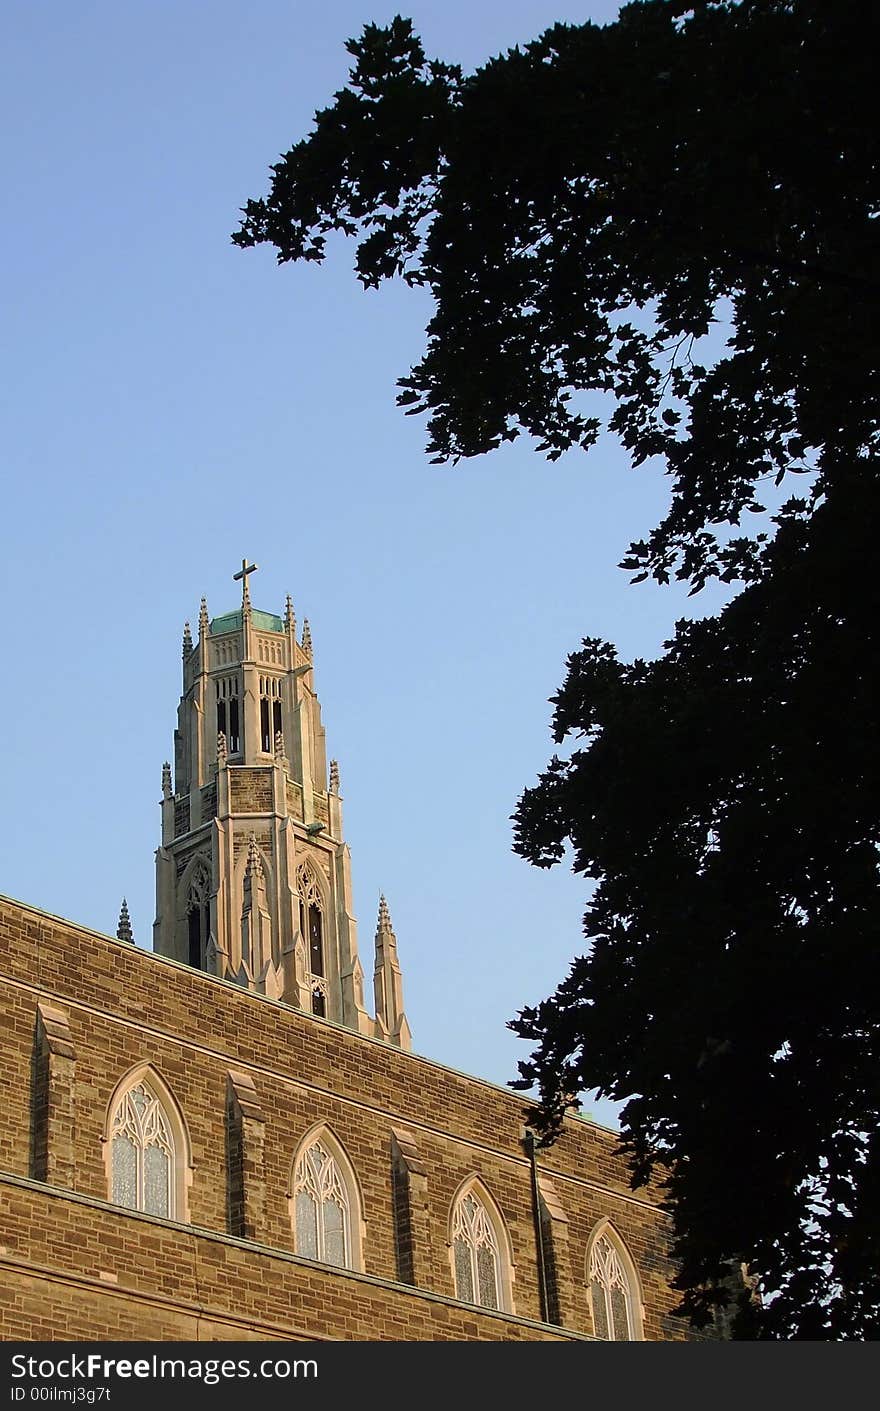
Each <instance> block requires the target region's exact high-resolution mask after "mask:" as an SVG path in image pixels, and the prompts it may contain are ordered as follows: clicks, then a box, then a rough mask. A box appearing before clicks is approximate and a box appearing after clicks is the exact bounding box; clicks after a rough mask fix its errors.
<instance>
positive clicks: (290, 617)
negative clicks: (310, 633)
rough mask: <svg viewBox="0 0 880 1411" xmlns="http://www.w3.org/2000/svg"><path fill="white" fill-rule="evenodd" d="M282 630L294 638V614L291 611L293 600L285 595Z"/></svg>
mask: <svg viewBox="0 0 880 1411" xmlns="http://www.w3.org/2000/svg"><path fill="white" fill-rule="evenodd" d="M284 630H285V632H289V633H290V635H291V636H292V637H295V636H296V613H295V612H294V610H293V599H292V598H291V596H290V594H289V593H288V595H287V602H286V603H285V605H284Z"/></svg>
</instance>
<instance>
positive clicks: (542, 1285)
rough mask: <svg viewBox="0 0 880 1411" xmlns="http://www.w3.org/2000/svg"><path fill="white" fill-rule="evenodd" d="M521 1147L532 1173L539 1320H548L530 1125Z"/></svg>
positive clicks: (535, 1144) (534, 1143) (534, 1145)
mask: <svg viewBox="0 0 880 1411" xmlns="http://www.w3.org/2000/svg"><path fill="white" fill-rule="evenodd" d="M523 1147H524V1148H525V1152H526V1155H527V1156H528V1158H529V1166H530V1167H531V1174H532V1217H533V1219H534V1222H535V1247H536V1249H537V1254H538V1293H539V1295H540V1300H541V1321H542V1322H544V1323H549V1321H550V1300H549V1298H548V1296H547V1264H546V1260H545V1255H544V1222H543V1220H542V1219H541V1192H540V1190H539V1189H538V1163H537V1160H536V1157H535V1152H536V1151H537V1147H538V1139H537V1137H536V1136H535V1134H534V1132H533V1131H532V1129H531V1127H526V1129H525V1133H524V1135H523Z"/></svg>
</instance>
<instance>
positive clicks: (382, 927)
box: [376, 895, 391, 931]
mask: <svg viewBox="0 0 880 1411" xmlns="http://www.w3.org/2000/svg"><path fill="white" fill-rule="evenodd" d="M376 930H377V931H390V930H391V912H390V911H389V910H388V903H387V901H386V900H385V897H384V895H380V897H379V921H378V924H377V926H376Z"/></svg>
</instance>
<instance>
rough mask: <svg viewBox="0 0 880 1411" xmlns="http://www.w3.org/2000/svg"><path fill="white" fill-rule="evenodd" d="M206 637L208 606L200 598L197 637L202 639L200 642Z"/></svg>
mask: <svg viewBox="0 0 880 1411" xmlns="http://www.w3.org/2000/svg"><path fill="white" fill-rule="evenodd" d="M207 635H208V604H207V602H206V601H205V599H204V598H202V601H201V603H200V604H199V636H200V637H201V638H202V640H203V641H204V639H205V637H207Z"/></svg>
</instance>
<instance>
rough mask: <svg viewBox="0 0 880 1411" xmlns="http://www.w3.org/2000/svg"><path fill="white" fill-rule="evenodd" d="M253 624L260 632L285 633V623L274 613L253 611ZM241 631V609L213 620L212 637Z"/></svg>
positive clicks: (253, 609)
mask: <svg viewBox="0 0 880 1411" xmlns="http://www.w3.org/2000/svg"><path fill="white" fill-rule="evenodd" d="M251 623H252V624H253V626H254V627H256V628H257V629H258V631H260V632H283V631H284V623H283V622H282V621H281V618H280V617H276V616H275V614H274V612H259V611H258V609H257V608H252V609H251ZM240 631H241V608H239V610H238V612H225V613H224V614H223V616H222V617H212V618H211V636H212V637H219V636H220V635H221V634H222V633H223V632H240Z"/></svg>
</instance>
